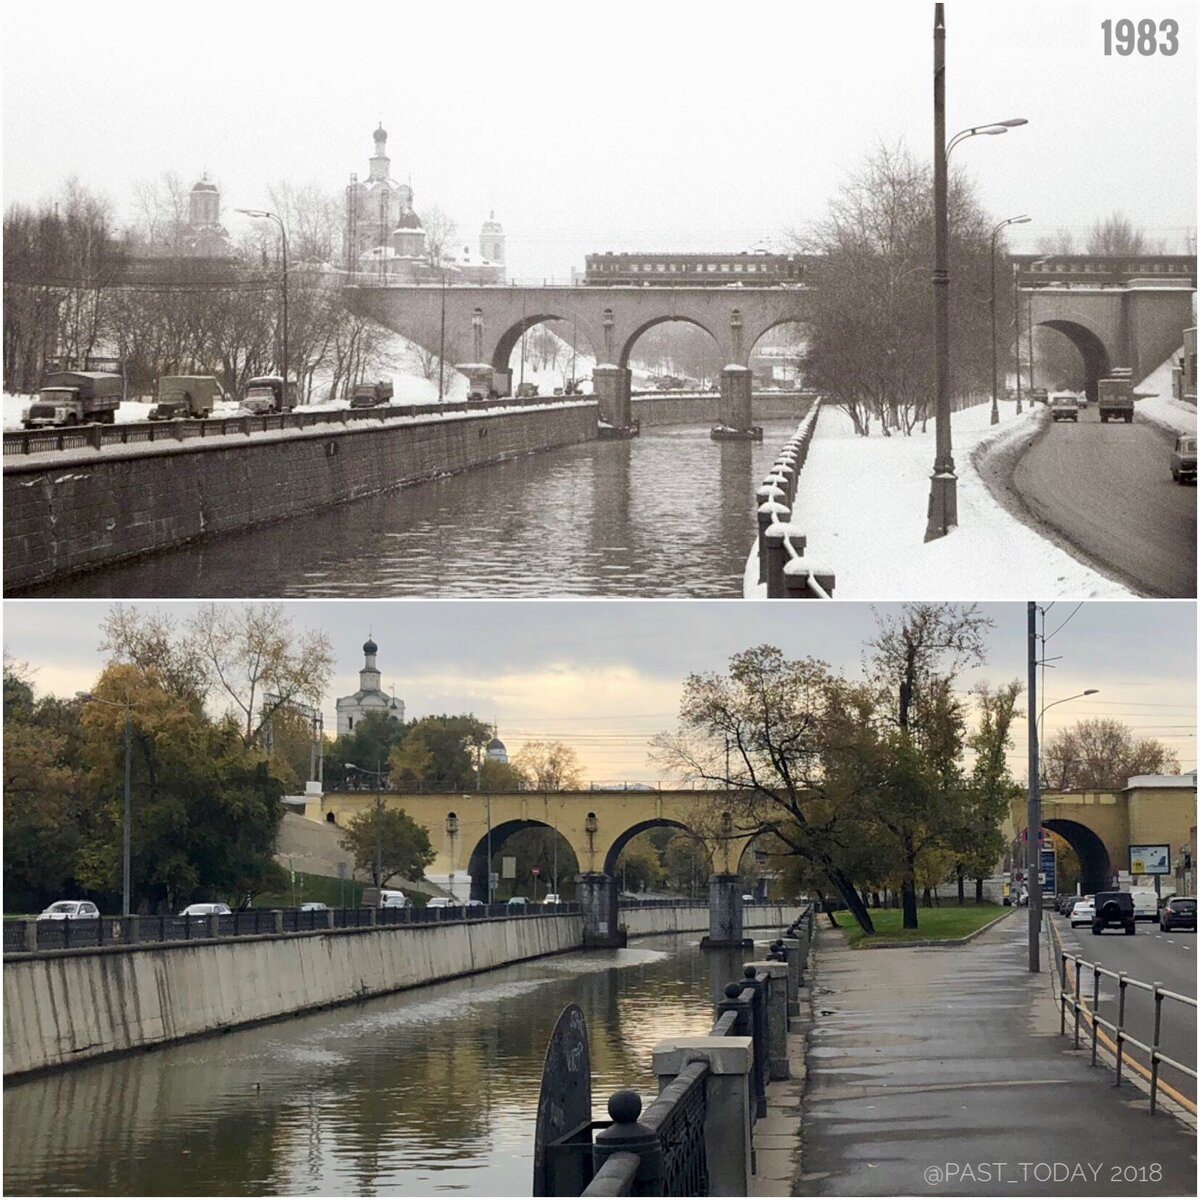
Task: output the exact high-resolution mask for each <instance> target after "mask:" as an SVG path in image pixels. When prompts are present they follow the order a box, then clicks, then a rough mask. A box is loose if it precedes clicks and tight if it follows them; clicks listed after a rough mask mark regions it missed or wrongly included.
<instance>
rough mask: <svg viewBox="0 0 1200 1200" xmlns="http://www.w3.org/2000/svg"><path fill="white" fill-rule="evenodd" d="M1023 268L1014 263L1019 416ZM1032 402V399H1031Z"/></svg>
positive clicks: (1015, 343) (1014, 333)
mask: <svg viewBox="0 0 1200 1200" xmlns="http://www.w3.org/2000/svg"><path fill="white" fill-rule="evenodd" d="M1020 270H1021V268H1020V267H1019V266H1018V265H1017V264H1016V263H1013V265H1012V277H1013V319H1012V323H1013V345H1015V346H1016V348H1017V416H1018V417H1019V416H1020V415H1021V289H1020V287H1019V286H1018V283H1017V279H1018V276H1019V274H1020ZM1031 403H1032V401H1031Z"/></svg>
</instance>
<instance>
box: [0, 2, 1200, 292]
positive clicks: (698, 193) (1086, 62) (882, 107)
mask: <svg viewBox="0 0 1200 1200" xmlns="http://www.w3.org/2000/svg"><path fill="white" fill-rule="evenodd" d="M946 8H947V63H948V68H947V98H948V100H947V107H948V116H947V124H948V131H949V132H950V133H953V132H955V131H956V130H958V129H961V128H964V127H967V126H971V125H977V124H981V123H985V122H989V121H995V120H999V119H1002V118H1006V117H1012V116H1023V117H1027V118H1028V119H1029V122H1030V124H1029V125H1028V126H1026V127H1024V128H1021V129H1017V130H1014V131H1012V132H1010V133H1008V134H1006V135H1005V136H1003V137H995V138H976V139H972V140H971V141H969V142H967V143H966V144H964V145H963V146H961V147H960V148H959V149H958V150H956V151H955V165H956V166H960V167H962V168H964V169H966V170H967V171H968V172H969V174H970V176H971V177H972V178H973V179H974V180H975V181H976V182H977V184H978V187H979V193H980V197H981V199H982V201H983V203H984V205H985V207H986V208H987V209H988V210H989V211H990V212H991V213H992V214H993V215H994V216H995V218H996V219H997V220H999V219H1002V218H1003V217H1006V216H1012V215H1016V214H1018V213H1029V214H1031V215H1032V216H1033V218H1034V222H1035V223H1034V224H1032V225H1027V226H1023V227H1020V228H1018V229H1016V230H1014V231H1013V234H1014V243H1015V244H1017V245H1018V246H1020V245H1030V244H1031V243H1032V241H1033V240H1034V239H1036V238H1037V237H1038V236H1039V235H1041V234H1045V233H1047V232H1050V231H1052V230H1054V229H1055V228H1056V227H1075V228H1077V229H1079V230H1082V229H1083V228H1084V227H1086V226H1087V225H1089V224H1090V223H1091V222H1092V221H1093V220H1094V219H1095V218H1096V217H1098V216H1101V215H1103V214H1105V213H1107V212H1109V211H1111V210H1112V209H1114V208H1121V209H1124V210H1125V211H1126V212H1127V213H1128V214H1129V215H1130V216H1131V217H1133V218H1134V219H1135V220H1136V221H1137V222H1138V223H1140V224H1142V225H1145V226H1149V227H1152V228H1154V229H1155V230H1159V231H1162V233H1163V235H1164V236H1165V235H1167V234H1169V233H1174V235H1175V236H1178V237H1182V231H1183V229H1184V228H1185V227H1189V226H1194V224H1195V175H1196V159H1195V144H1196V124H1195V113H1196V106H1195V63H1196V59H1195V40H1196V33H1197V30H1196V21H1195V6H1194V5H1193V4H1191V3H1187V2H1185V3H1181V4H1178V5H1174V6H1168V8H1167V9H1163V10H1161V12H1160V10H1159V9H1153V13H1154V14H1155V15H1167V14H1168V13H1169V15H1171V16H1173V17H1174V18H1175V19H1176V20H1178V21H1179V22H1180V25H1181V29H1180V36H1179V43H1180V48H1179V52H1178V53H1177V54H1176V55H1175V56H1173V57H1169V58H1164V57H1162V56H1159V55H1155V56H1153V57H1141V56H1139V55H1137V54H1135V55H1133V56H1131V57H1128V58H1122V57H1118V56H1115V55H1114V56H1111V57H1107V58H1106V57H1105V56H1104V53H1103V42H1102V34H1101V29H1100V24H1101V21H1102V20H1104V19H1105V18H1109V17H1121V16H1130V17H1134V18H1138V17H1142V16H1145V15H1147V13H1146V12H1143V11H1142V10H1140V9H1139V10H1136V11H1135V10H1134V9H1128V11H1125V10H1118V9H1114V8H1113V7H1112V6H1111V5H1105V4H1100V3H1083V2H1078V3H1073V2H1056V3H1053V4H1047V3H1044V2H1043V0H1038V2H1035V3H1021V2H1014V0H970V3H967V2H965V0H949V3H947V5H946ZM1150 11H1151V10H1147V12H1150ZM932 17H933V4H932V3H930V2H929V0H887V2H883V0H873V2H869V3H867V2H864V0H857V2H856V0H846V2H839V3H819V4H818V3H808V2H805V3H795V2H789V3H783V2H770V3H768V2H760V3H755V4H748V5H742V6H739V7H731V6H729V5H728V4H717V3H715V2H713V0H699V2H697V0H657V2H656V3H654V4H645V3H637V2H631V0H609V2H608V3H607V4H605V5H603V6H602V7H600V8H597V7H596V6H587V5H565V4H562V3H559V2H543V0H536V2H534V0H526V2H517V0H510V2H509V3H506V4H502V5H498V4H483V3H463V2H461V0H459V2H457V3H456V2H454V0H448V2H444V3H440V4H435V5H413V4H405V5H397V4H383V3H378V2H375V0H362V2H360V3H358V4H354V5H350V6H345V7H338V6H336V5H335V6H329V5H315V4H287V5H284V4H281V3H254V4H245V3H240V2H238V3H230V2H228V0H207V2H206V3H204V4H203V5H201V6H195V5H165V4H161V3H155V4H150V3H145V2H142V0H136V2H135V0H106V2H105V3H103V4H96V3H86V2H80V0H58V2H57V3H54V4H47V3H43V2H42V0H37V2H34V0H9V3H7V4H6V5H5V12H4V49H3V64H4V85H3V86H4V110H5V111H4V195H5V199H6V201H13V200H20V201H25V202H33V201H36V200H38V199H40V198H41V197H43V196H47V195H49V194H50V193H52V192H53V191H55V190H56V189H57V188H58V186H59V185H60V184H61V182H62V181H63V179H64V178H65V177H66V176H67V175H69V174H71V173H76V174H78V175H79V177H80V178H81V180H83V181H84V182H85V183H86V184H88V185H89V186H91V187H94V188H96V189H99V190H101V191H103V192H104V193H106V194H108V195H109V196H110V197H111V198H112V200H113V201H114V204H115V206H116V208H117V211H118V213H119V214H120V215H121V216H123V217H125V218H128V217H129V215H130V213H131V200H132V186H133V183H134V181H136V180H139V179H150V178H153V177H155V176H157V175H159V174H160V173H161V172H163V171H167V170H172V171H177V172H179V173H180V174H181V175H182V176H183V177H184V179H185V180H186V181H187V182H188V184H189V185H190V183H191V182H192V181H193V180H194V179H196V178H198V177H199V175H200V173H201V172H202V171H204V170H207V171H208V172H210V174H211V175H212V177H213V178H214V179H215V180H216V181H218V182H219V184H220V185H221V187H222V191H223V201H224V204H225V205H226V209H227V212H231V210H232V209H233V208H235V207H239V206H250V207H253V206H261V205H263V204H264V203H265V202H266V200H267V194H266V188H267V185H268V184H269V183H272V182H275V181H278V180H281V179H287V180H291V181H293V182H296V183H304V182H309V181H312V182H316V183H318V184H320V185H321V186H322V187H325V188H329V189H334V190H338V189H340V188H342V187H343V186H344V185H345V183H346V182H347V181H348V179H349V175H350V172H351V171H357V172H359V174H360V175H362V174H364V173H365V171H366V168H367V158H368V156H369V155H370V153H371V152H372V149H371V132H372V130H373V129H374V128H375V125H376V123H377V122H378V121H379V120H382V121H383V124H384V126H385V127H386V128H387V130H388V132H389V134H390V140H389V144H388V145H389V151H390V153H391V156H392V173H393V175H394V176H396V177H398V178H401V179H411V182H412V185H413V188H414V191H415V204H416V208H417V211H418V212H420V211H421V209H422V207H427V206H429V205H430V204H435V203H436V204H438V205H439V206H440V207H441V208H443V209H444V210H446V211H448V212H449V213H450V214H452V215H453V216H454V217H455V218H456V219H457V221H458V224H459V227H460V231H461V232H462V234H463V235H464V237H463V241H464V242H465V241H467V240H469V241H470V242H471V244H472V247H473V248H474V247H475V243H476V238H477V234H478V229H479V224H480V222H481V221H482V220H483V219H484V218H485V217H486V216H487V213H488V211H489V209H493V208H494V209H495V210H496V215H497V217H498V218H499V219H500V220H501V221H502V222H503V224H504V227H505V230H506V232H507V235H508V245H509V255H508V257H509V263H510V268H511V273H513V274H515V275H518V276H521V277H523V278H529V277H541V276H557V277H559V278H563V277H565V276H566V275H567V274H568V272H569V271H570V269H571V268H572V266H579V267H581V266H582V265H583V256H584V254H586V253H587V252H588V251H593V250H606V249H640V250H651V249H684V248H694V249H742V248H745V247H747V246H749V245H751V244H753V243H754V242H755V241H757V240H758V239H759V238H762V237H764V236H766V237H770V236H774V235H777V234H779V233H781V232H782V231H783V230H785V229H787V228H789V227H794V226H797V225H801V224H803V223H804V222H806V221H808V220H811V219H812V218H814V217H819V216H820V215H821V214H822V213H823V211H824V209H825V206H826V204H827V202H828V199H829V197H830V196H831V194H832V193H833V191H834V189H835V187H836V185H837V183H838V181H839V179H840V178H841V177H842V176H843V174H844V173H845V171H846V170H847V169H849V168H853V167H855V166H856V165H857V164H858V163H859V162H860V161H861V160H862V157H863V155H864V154H865V153H866V152H867V151H868V150H869V149H870V148H871V147H872V145H874V144H875V143H876V142H878V141H879V140H880V139H885V140H894V139H897V138H903V139H904V140H905V141H906V142H907V143H908V144H909V146H910V147H911V148H912V149H913V150H915V151H917V152H918V153H919V154H920V155H921V156H923V157H927V156H928V155H929V154H930V152H931V142H932V136H933V134H932V129H933V126H932V107H931V106H932V100H931V92H932V86H931V63H932V37H931V30H932ZM242 219H243V218H240V217H236V216H232V215H230V216H229V218H228V223H230V224H233V223H236V222H238V221H240V220H242Z"/></svg>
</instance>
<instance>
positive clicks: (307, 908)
mask: <svg viewBox="0 0 1200 1200" xmlns="http://www.w3.org/2000/svg"><path fill="white" fill-rule="evenodd" d="M328 909H329V905H328V904H323V903H322V902H321V901H320V900H306V901H305V902H304V903H303V904H302V905H300V911H301V912H327V911H328Z"/></svg>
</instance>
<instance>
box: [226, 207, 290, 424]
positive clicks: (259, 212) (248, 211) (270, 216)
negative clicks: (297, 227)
mask: <svg viewBox="0 0 1200 1200" xmlns="http://www.w3.org/2000/svg"><path fill="white" fill-rule="evenodd" d="M233 211H234V212H236V213H241V214H242V216H244V217H256V218H259V219H265V220H271V221H274V222H275V223H276V224H277V225H278V226H279V236H280V238H281V239H282V245H283V354H282V357H283V397H282V399H281V401H280V407H281V410H282V411H284V412H286V411H287V407H288V386H289V385H288V247H287V229H285V228H284V224H283V220H282V218H281V217H280V216H279V215H278V214H277V213H273V212H268V211H267V210H266V209H265V208H235V209H234V210H233Z"/></svg>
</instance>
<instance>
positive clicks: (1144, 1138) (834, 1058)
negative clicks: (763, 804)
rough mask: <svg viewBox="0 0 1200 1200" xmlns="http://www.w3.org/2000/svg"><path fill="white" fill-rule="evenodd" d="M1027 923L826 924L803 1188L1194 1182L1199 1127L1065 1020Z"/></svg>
mask: <svg viewBox="0 0 1200 1200" xmlns="http://www.w3.org/2000/svg"><path fill="white" fill-rule="evenodd" d="M1026 929H1027V926H1026V924H1025V921H1024V920H1023V919H1016V918H1012V919H1009V920H1006V921H1002V922H1000V924H998V925H997V926H996V927H995V928H994V929H991V930H989V931H988V932H987V933H985V934H984V935H983V936H982V937H980V938H979V939H977V940H976V941H974V942H972V943H969V944H968V945H965V946H959V947H953V948H947V949H938V948H918V947H913V948H904V949H897V950H859V951H853V950H849V949H847V948H846V946H845V943H844V941H843V940H842V937H841V935H840V934H839V933H837V932H835V931H833V930H830V929H827V928H823V929H821V930H820V933H819V935H818V942H817V950H816V958H815V970H814V971H813V972H812V973H811V974H810V976H809V978H810V981H811V984H812V993H811V1001H812V1005H813V1014H814V1019H813V1024H812V1028H811V1030H810V1038H809V1054H808V1091H807V1095H806V1096H805V1100H804V1133H803V1143H802V1151H801V1160H802V1161H801V1167H800V1172H801V1173H800V1177H799V1179H798V1180H797V1181H796V1184H795V1191H796V1193H797V1194H800V1195H819V1196H860V1195H883V1196H896V1195H915V1196H952V1195H954V1196H963V1195H968V1196H978V1195H987V1196H993V1195H1016V1196H1079V1195H1118V1194H1119V1195H1124V1196H1147V1195H1153V1196H1175V1195H1180V1196H1182V1195H1186V1196H1194V1195H1195V1182H1196V1152H1195V1151H1196V1142H1195V1134H1194V1133H1193V1132H1192V1131H1190V1130H1188V1129H1187V1128H1185V1126H1184V1125H1182V1124H1181V1123H1180V1122H1179V1121H1178V1120H1176V1119H1175V1118H1174V1117H1172V1116H1169V1115H1167V1114H1165V1113H1159V1114H1158V1115H1156V1116H1153V1117H1152V1116H1150V1114H1149V1106H1148V1102H1147V1099H1146V1096H1145V1094H1144V1093H1143V1092H1141V1091H1138V1090H1135V1089H1134V1088H1133V1087H1132V1086H1129V1085H1124V1086H1122V1088H1121V1089H1120V1090H1119V1091H1118V1090H1117V1089H1116V1088H1115V1087H1114V1086H1113V1080H1114V1075H1113V1072H1112V1071H1111V1070H1109V1069H1107V1068H1105V1067H1100V1066H1098V1067H1095V1068H1093V1067H1091V1066H1090V1065H1089V1064H1090V1055H1089V1053H1088V1052H1087V1051H1074V1050H1072V1049H1071V1042H1070V1039H1068V1038H1063V1037H1060V1036H1059V1033H1058V1017H1057V1015H1056V1010H1055V1008H1054V1002H1053V992H1052V988H1053V984H1052V980H1051V976H1050V975H1049V973H1048V972H1047V971H1046V970H1045V969H1043V973H1042V974H1040V975H1030V974H1029V971H1028V959H1027V948H1026ZM1043 950H1044V948H1043Z"/></svg>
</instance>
